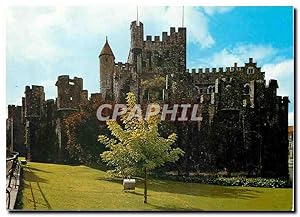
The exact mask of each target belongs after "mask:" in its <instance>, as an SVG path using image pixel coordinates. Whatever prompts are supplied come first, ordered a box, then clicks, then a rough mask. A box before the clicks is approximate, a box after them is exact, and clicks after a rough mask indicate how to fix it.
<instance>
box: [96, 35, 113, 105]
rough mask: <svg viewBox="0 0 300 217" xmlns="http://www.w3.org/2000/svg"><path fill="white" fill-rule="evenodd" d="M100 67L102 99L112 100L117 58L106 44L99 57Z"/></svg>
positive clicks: (106, 43)
mask: <svg viewBox="0 0 300 217" xmlns="http://www.w3.org/2000/svg"><path fill="white" fill-rule="evenodd" d="M99 66H100V93H101V94H102V99H104V100H105V99H112V97H113V78H114V70H115V56H114V54H113V52H112V50H111V48H110V46H109V44H108V41H107V38H106V42H105V44H104V46H103V48H102V50H101V53H100V55H99Z"/></svg>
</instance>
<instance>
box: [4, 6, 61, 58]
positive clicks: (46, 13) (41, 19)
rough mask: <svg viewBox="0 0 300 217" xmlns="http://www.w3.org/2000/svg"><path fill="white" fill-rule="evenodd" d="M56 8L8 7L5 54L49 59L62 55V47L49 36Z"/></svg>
mask: <svg viewBox="0 0 300 217" xmlns="http://www.w3.org/2000/svg"><path fill="white" fill-rule="evenodd" d="M59 13H60V12H59V10H58V9H47V10H45V9H44V8H43V9H41V10H37V9H29V8H28V9H25V8H24V9H21V8H16V9H9V10H8V12H7V23H6V24H7V28H6V29H7V32H6V34H7V56H8V57H22V59H29V60H32V59H39V60H40V61H42V60H49V59H54V58H58V57H62V54H63V48H61V47H58V46H56V45H55V43H54V42H53V38H51V37H49V30H50V28H51V27H52V26H53V25H54V24H55V21H57V19H58V17H61V16H58V14H59Z"/></svg>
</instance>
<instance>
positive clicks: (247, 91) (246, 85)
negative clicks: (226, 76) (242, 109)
mask: <svg viewBox="0 0 300 217" xmlns="http://www.w3.org/2000/svg"><path fill="white" fill-rule="evenodd" d="M243 94H245V95H248V94H250V85H249V84H245V85H244V88H243Z"/></svg>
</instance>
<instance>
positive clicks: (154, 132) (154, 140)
mask: <svg viewBox="0 0 300 217" xmlns="http://www.w3.org/2000/svg"><path fill="white" fill-rule="evenodd" d="M126 100H127V111H124V110H123V114H122V115H121V122H122V123H121V124H119V123H118V122H117V121H116V120H108V121H107V125H108V128H109V130H110V131H111V134H112V136H113V138H108V137H106V136H104V135H100V136H99V138H98V140H99V142H100V143H102V144H105V145H106V148H107V149H108V150H107V151H105V152H103V153H102V154H101V155H100V156H101V158H102V160H103V161H105V162H107V165H108V166H111V167H113V168H114V169H113V170H110V171H109V172H110V173H112V174H117V175H121V176H122V177H123V178H124V177H131V176H133V175H137V174H143V176H144V203H147V176H148V173H149V171H151V170H153V169H155V168H157V167H160V166H163V165H164V164H165V163H166V162H175V161H177V160H178V159H179V157H180V156H182V155H183V154H184V152H183V151H182V150H181V149H180V148H173V147H171V146H172V145H173V144H174V142H175V141H176V138H177V136H176V134H175V133H173V134H171V135H169V136H168V138H163V137H161V136H160V135H159V132H158V124H159V122H160V117H159V114H157V115H152V116H150V117H149V118H147V119H146V118H145V119H144V118H141V117H140V116H138V115H135V114H136V108H137V107H136V98H135V95H134V94H133V93H131V92H129V93H128V94H127V98H126Z"/></svg>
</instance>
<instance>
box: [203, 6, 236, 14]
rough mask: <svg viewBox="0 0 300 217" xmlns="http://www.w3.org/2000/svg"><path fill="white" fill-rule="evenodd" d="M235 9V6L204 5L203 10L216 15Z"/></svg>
mask: <svg viewBox="0 0 300 217" xmlns="http://www.w3.org/2000/svg"><path fill="white" fill-rule="evenodd" d="M232 9H233V7H229V6H228V7H203V10H204V12H205V13H206V14H208V15H210V16H211V15H214V14H216V13H220V14H223V13H227V12H229V11H231V10H232Z"/></svg>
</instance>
